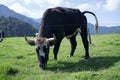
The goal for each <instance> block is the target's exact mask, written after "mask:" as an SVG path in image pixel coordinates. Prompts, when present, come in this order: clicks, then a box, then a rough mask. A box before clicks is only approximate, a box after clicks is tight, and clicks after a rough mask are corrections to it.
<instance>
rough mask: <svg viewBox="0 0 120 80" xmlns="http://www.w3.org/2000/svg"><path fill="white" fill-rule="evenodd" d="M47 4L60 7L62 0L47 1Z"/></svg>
mask: <svg viewBox="0 0 120 80" xmlns="http://www.w3.org/2000/svg"><path fill="white" fill-rule="evenodd" d="M47 2H48V3H49V4H51V5H53V6H60V4H61V3H63V0H47Z"/></svg>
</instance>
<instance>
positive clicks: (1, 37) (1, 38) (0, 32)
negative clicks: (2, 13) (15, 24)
mask: <svg viewBox="0 0 120 80" xmlns="http://www.w3.org/2000/svg"><path fill="white" fill-rule="evenodd" d="M3 38H4V31H2V30H0V42H2V41H3Z"/></svg>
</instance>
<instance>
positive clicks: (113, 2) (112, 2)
mask: <svg viewBox="0 0 120 80" xmlns="http://www.w3.org/2000/svg"><path fill="white" fill-rule="evenodd" d="M103 7H104V8H105V9H106V10H109V11H114V10H116V9H117V8H119V7H120V0H107V1H106V4H105V5H103Z"/></svg>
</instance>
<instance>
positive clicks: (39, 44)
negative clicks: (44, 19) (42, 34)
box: [25, 36, 56, 69]
mask: <svg viewBox="0 0 120 80" xmlns="http://www.w3.org/2000/svg"><path fill="white" fill-rule="evenodd" d="M25 40H26V41H27V42H28V44H30V45H31V46H34V45H35V46H36V53H37V57H38V61H39V67H41V68H42V69H45V67H46V64H47V61H48V59H49V47H50V43H51V42H55V40H56V38H55V36H54V37H53V38H37V40H28V39H27V37H26V36H25Z"/></svg>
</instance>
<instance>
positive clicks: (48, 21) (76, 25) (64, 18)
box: [25, 7, 98, 69]
mask: <svg viewBox="0 0 120 80" xmlns="http://www.w3.org/2000/svg"><path fill="white" fill-rule="evenodd" d="M85 13H90V14H92V15H93V16H94V17H95V20H96V25H95V30H96V32H97V31H98V20H97V17H96V15H95V14H94V13H92V12H90V11H84V12H80V10H78V9H72V8H64V7H55V8H50V9H47V10H46V11H45V13H44V14H43V17H42V22H41V25H40V30H39V33H38V37H37V40H35V41H34V40H29V39H27V37H26V36H25V40H26V41H27V42H28V43H29V44H30V45H32V46H33V45H35V46H36V52H37V56H38V61H39V67H41V68H42V69H45V67H46V64H47V61H48V60H49V47H50V46H51V45H52V44H54V49H53V53H54V59H57V54H58V50H59V46H60V43H61V41H62V39H63V38H64V37H67V38H69V40H70V43H71V51H70V57H71V56H73V55H74V51H75V49H76V46H77V42H76V35H77V33H78V32H79V33H80V34H81V38H82V42H83V45H84V48H85V59H88V58H89V43H88V39H87V35H88V33H87V19H86V17H85V15H84V14H85ZM52 37H53V38H52Z"/></svg>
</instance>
